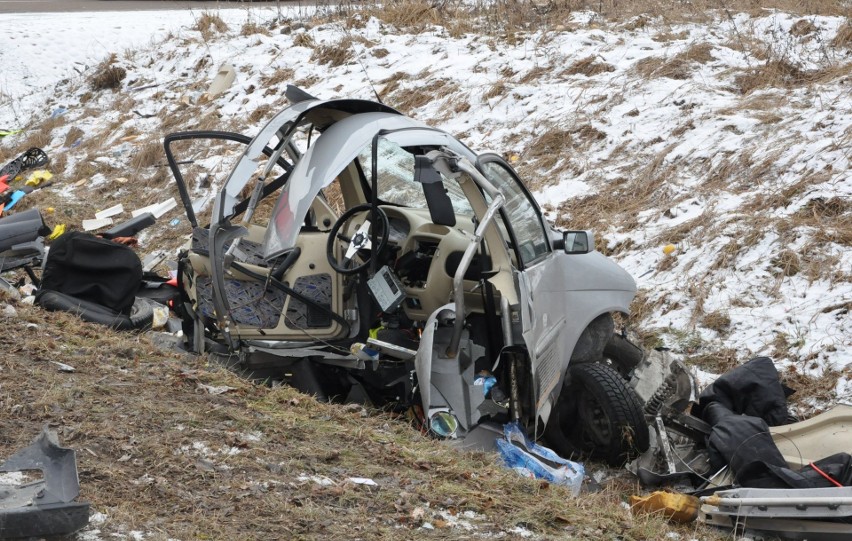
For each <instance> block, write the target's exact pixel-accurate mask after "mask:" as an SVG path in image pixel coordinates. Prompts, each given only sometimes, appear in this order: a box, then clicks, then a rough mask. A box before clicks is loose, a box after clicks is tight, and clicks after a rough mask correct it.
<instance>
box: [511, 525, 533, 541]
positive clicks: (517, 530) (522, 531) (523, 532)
mask: <svg viewBox="0 0 852 541" xmlns="http://www.w3.org/2000/svg"><path fill="white" fill-rule="evenodd" d="M509 533H511V534H515V535H519V536H521V537H522V538H524V539H529V538H530V537H532V536H534V535H535V534H534V533H533V532H531V531H530V530H528V529H526V528H524V527H523V526H515V527H514V528H512V529H510V530H509Z"/></svg>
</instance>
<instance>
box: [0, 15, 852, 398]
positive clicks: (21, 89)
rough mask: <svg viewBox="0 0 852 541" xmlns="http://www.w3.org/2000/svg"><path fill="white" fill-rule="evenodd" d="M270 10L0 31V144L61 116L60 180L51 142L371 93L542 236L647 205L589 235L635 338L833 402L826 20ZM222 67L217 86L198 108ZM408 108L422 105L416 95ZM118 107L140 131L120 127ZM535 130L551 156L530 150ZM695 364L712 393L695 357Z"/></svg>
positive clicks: (834, 299) (849, 183)
mask: <svg viewBox="0 0 852 541" xmlns="http://www.w3.org/2000/svg"><path fill="white" fill-rule="evenodd" d="M280 14H281V13H280V12H278V11H277V10H275V9H273V8H269V9H259V8H256V9H253V10H251V11H250V12H247V11H243V10H223V11H221V12H218V16H219V17H220V18H221V19H222V20H223V21H224V22H225V23H227V25H228V27H229V29H228V30H227V31H224V32H213V33H212V34H207V35H203V34H202V33H201V32H199V31H198V29H197V26H198V21H199V19H200V17H202V13H201V12H199V11H187V12H174V11H171V12H163V13H160V12H138V13H132V12H131V13H98V14H85V13H81V14H39V15H38V16H37V18H35V17H34V16H33V15H12V16H0V21H2V22H3V26H4V27H5V28H16V29H18V31H17V32H16V33H15V34H13V35H7V36H6V37H5V38H4V45H3V47H2V48H0V66H2V67H3V69H2V72H0V128H2V129H14V128H35V127H37V126H38V125H39V123H40V122H43V121H44V120H45V119H47V118H49V117H50V116H51V115H52V114H54V115H55V114H56V111H57V110H58V109H59V110H66V109H67V112H64V111H63V112H64V116H63V118H64V123H63V124H61V125H59V126H57V127H56V128H54V129H53V131H52V132H51V140H50V141H51V142H50V144H49V145H48V146H46V148H45V150H47V151H48V153H49V154H50V155H51V156H57V155H59V154H65V158H66V163H67V165H66V168H65V171H53V173H54V174H55V175H56V180H57V181H58V182H57V184H60V185H61V184H63V183H67V185H70V184H71V183H74V182H76V181H78V180H79V176H78V172H77V171H76V170H75V167H77V166H78V165H79V164H81V163H84V162H85V161H87V160H90V159H93V158H92V156H88V155H82V154H80V152H81V151H77V150H75V149H74V148H72V147H70V146H68V145H67V142H66V137H67V135H68V133H69V130H70V129H71V128H72V127H78V128H82V129H83V131H84V132H85V133H86V134H87V136H90V137H101V138H102V139H103V142H104V145H109V146H110V150H112V149H113V148H115V145H117V144H118V143H117V142H118V141H119V140H121V139H122V137H124V136H126V134H127V133H142V134H146V136H147V138H148V139H147V140H148V141H156V140H162V136H163V135H165V133H164V131H163V129H162V124H163V118H165V117H167V116H170V115H178V114H186V108H187V104H191V105H190V106H189V107H190V112H191V113H192V115H193V116H192V117H188V118H195V117H197V118H201V117H203V116H204V115H212V114H214V113H215V116H216V118H217V119H218V126H219V127H220V128H221V129H237V130H238V131H243V132H244V133H247V134H253V133H254V132H255V131H256V130H257V128H258V127H259V126H261V125H262V124H263V122H264V121H265V120H267V119H268V118H270V117H271V115H272V114H274V113H275V112H276V111H277V110H278V109H280V108H281V107H282V106H283V104H284V101H283V97H282V93H283V88H284V85H285V84H286V83H290V82H299V84H300V85H301V86H303V87H304V88H305V89H306V90H308V91H309V92H311V93H312V94H314V95H317V96H320V97H335V96H347V97H360V98H366V99H373V98H374V90H375V91H378V92H380V93H381V94H383V97H385V98H386V100H387V103H389V104H390V105H394V106H397V107H399V108H400V109H402V110H403V111H405V112H407V113H409V114H412V115H413V116H415V117H417V118H419V119H421V120H424V121H426V122H429V123H431V124H434V125H437V126H439V127H441V128H442V129H444V130H446V131H448V132H450V133H453V134H455V135H457V136H460V138H461V139H462V140H463V141H464V142H466V143H467V144H468V145H469V146H471V147H472V148H474V149H480V150H485V149H495V150H497V151H499V152H501V153H503V154H504V155H506V156H507V157H509V158H510V160H511V161H513V162H515V163H516V165H517V166H518V168H519V169H520V170H521V171H522V172H523V173H524V174H525V175H526V178H527V179H529V180H530V184H531V186H532V187H533V188H534V189H535V191H536V196H537V198H538V199H539V201H540V202H541V203H542V205H543V206H544V208H545V209H546V210H547V211H548V213H549V215H550V217H551V218H553V219H554V220H558V221H559V223H560V225H564V226H565V227H569V226H570V227H571V228H578V229H579V228H585V227H588V226H589V224H588V223H586V222H585V221H580V222H578V221H577V220H585V217H586V216H588V215H593V214H594V213H595V210H594V209H588V208H586V209H579V208H578V207H577V205H572V204H571V202H572V201H577V200H579V198H583V200H584V201H585V200H588V201H589V202H590V203H593V202H595V201H600V200H603V199H596V197H601V196H602V195H603V194H606V193H610V192H611V193H614V194H616V193H617V194H619V195H620V197H621V198H622V199H621V202H622V204H623V206H624V207H625V208H629V207H630V203H631V202H632V201H633V198H634V197H635V199H636V200H637V201H639V200H641V201H645V202H646V203H647V204H646V205H645V206H644V207H643V208H641V209H637V210H636V211H635V212H633V211H629V212H628V211H626V210H624V211H623V212H619V209H616V210H615V211H614V212H613V213H612V216H613V219H612V221H611V222H610V223H607V224H604V225H603V226H601V224H595V225H596V227H595V230H596V233H597V237H598V242H599V246H601V247H602V249H605V250H608V251H611V252H612V254H613V257H614V258H616V259H617V260H618V262H619V263H620V264H621V265H622V266H624V267H625V268H626V269H627V270H628V271H630V272H631V274H632V275H633V276H634V277H635V278H636V280H637V282H638V285H639V288H640V290H641V295H642V298H643V300H644V304H643V306H644V307H645V308H646V312H644V313H643V314H642V317H641V319H640V320H639V321H638V325H639V327H640V328H641V329H642V330H643V331H645V332H646V333H655V334H656V335H658V337H659V339H660V341H661V345H665V346H666V347H670V348H672V349H673V350H674V351H675V352H676V353H678V354H679V355H681V356H683V357H690V356H701V355H702V354H710V355H713V354H715V352H719V351H733V352H734V353H733V355H734V356H735V357H736V359H737V360H739V361H744V360H746V359H748V358H749V357H751V356H755V355H769V356H772V357H773V358H775V359H776V361H778V363H779V367H780V368H781V369H782V370H783V371H787V372H789V373H792V374H799V375H807V376H810V377H812V378H821V377H823V376H826V375H828V376H831V375H833V376H834V377H828V378H825V379H824V380H825V381H829V382H831V384H833V385H834V386H835V388H834V389H833V391H832V390H830V389H829V390H828V394H829V395H830V396H833V397H834V398H835V399H837V400H845V401H849V400H852V381H850V380H852V331H850V329H852V315H850V314H852V304H851V303H852V250H850V244H849V242H850V240H849V234H850V231H849V228H850V227H852V226H850V213H852V205H850V201H852V165H851V164H850V159H851V158H852V97H850V84H849V80H850V78H849V77H850V76H849V63H850V54H852V53H850V50H849V48H848V47H849V46H848V45H846V46H845V48H844V46H843V44H840V45H832V43H833V41H832V40H834V38H835V36H837V35H838V30H839V29H840V28H841V27H842V25H843V24H844V22H845V21H844V19H843V18H841V17H806V18H799V17H793V16H790V15H787V14H783V13H769V12H767V13H766V14H764V15H761V16H759V17H753V16H750V15H746V14H734V15H733V16H732V17H730V18H727V17H720V18H719V20H718V21H716V22H715V24H706V25H663V24H656V23H655V22H654V21H650V22H648V23H645V24H621V25H607V24H605V23H604V22H602V21H600V20H598V19H596V18H595V17H594V16H593V15H591V14H588V15H578V16H576V17H575V18H574V19H573V20H570V21H565V25H564V26H563V27H562V28H559V29H557V30H555V31H538V32H528V33H523V34H515V35H514V38H513V39H512V40H504V39H495V38H493V37H487V36H480V35H472V34H463V35H457V36H456V35H451V33H450V32H448V31H447V29H445V28H443V27H440V26H433V27H429V28H428V29H427V30H426V31H424V32H420V33H417V34H407V33H405V32H401V31H398V30H396V29H394V28H393V27H391V26H389V25H388V24H385V23H383V22H381V21H379V20H377V19H375V18H369V19H367V18H365V20H363V21H362V24H350V25H348V26H343V25H341V24H338V23H324V24H316V23H310V24H308V25H307V27H303V26H302V25H301V24H294V23H293V21H298V20H301V19H304V17H305V16H306V15H308V14H307V13H306V12H305V11H304V10H302V11H285V12H284V14H285V16H286V17H287V19H288V21H287V23H286V25H285V23H283V22H277V23H273V22H272V21H274V20H275V19H276V17H278V16H279V15H280ZM803 21H804V23H807V24H803ZM247 28H250V30H248V31H247V30H246V29H247ZM258 28H259V29H260V30H258ZM267 28H269V30H266V29H267ZM251 29H253V30H251ZM166 38H168V39H166ZM163 40H165V41H163ZM323 51H325V53H328V54H330V53H332V52H334V51H344V53H342V56H343V58H342V60H341V61H339V62H338V61H337V60H333V59H332V60H329V59H328V58H326V57H325V56H323V54H322V52H323ZM110 53H115V54H116V55H117V56H116V64H117V65H120V66H123V67H125V68H126V70H127V72H128V76H127V78H126V79H125V81H124V82H123V86H122V88H121V89H119V90H118V91H117V92H115V93H113V92H111V91H104V92H101V93H95V95H94V96H92V92H91V91H90V88H89V87H88V86H87V81H88V80H89V78H90V77H91V74H92V72H93V70H94V68H95V66H96V65H97V64H98V63H99V62H101V61H102V60H103V59H104V58H106V57H107V56H108V55H109V54H110ZM774 60H778V61H779V63H781V64H785V65H792V66H796V67H797V69H798V70H799V71H800V72H801V73H804V74H808V73H817V72H819V73H823V74H825V73H828V72H829V68H831V69H838V70H842V69H845V70H846V74H847V75H846V76H845V78H844V77H834V78H832V77H831V76H830V74H828V75H825V76H823V77H821V78H817V77H814V78H813V80H807V81H805V82H803V83H801V84H786V83H785V84H778V85H771V84H770V85H766V86H756V87H754V88H748V89H745V88H744V87H743V85H744V84H745V83H744V81H745V79H742V78H740V77H741V76H742V75H743V74H747V73H749V72H750V70H752V71H753V70H756V69H757V68H758V67H760V66H764V65H768V64H769V63H770V62H771V61H774ZM223 63H230V64H232V65H233V66H234V67H235V68H236V71H237V80H236V82H235V83H234V85H233V86H231V88H230V89H229V90H228V91H227V92H226V93H225V94H224V95H223V96H221V97H220V98H218V99H217V100H216V101H215V102H214V103H202V102H201V101H200V100H199V99H198V98H199V96H200V94H201V92H202V90H203V89H204V88H206V85H207V84H209V81H210V80H211V79H212V78H213V77H214V75H215V74H216V71H217V70H218V67H219V66H220V65H221V64H223ZM820 70H821V71H820ZM277 75H282V76H286V80H280V81H279V80H278V79H277V78H276V77H277ZM785 77H787V78H788V79H789V78H790V77H794V78H795V74H793V75H790V74H787V75H786V76H785ZM782 79H783V78H782ZM270 81H275V82H274V83H271V82H270ZM785 81H786V79H785ZM782 82H784V81H782ZM270 84H274V85H277V87H278V91H275V90H273V91H271V92H267V91H266V90H267V89H268V88H269V85H270ZM146 87H147V88H146ZM136 88H139V90H133V89H136ZM422 93H427V94H429V93H430V94H431V95H429V96H426V97H425V98H424V99H423V100H417V99H415V98H416V97H417V96H419V95H421V94H422ZM119 98H120V99H123V100H132V103H133V105H131V106H129V107H130V108H131V109H135V110H137V111H141V112H142V113H148V112H151V113H157V114H158V115H159V116H156V117H152V118H141V117H140V116H141V115H138V114H136V115H134V114H132V113H130V112H128V113H126V114H124V116H122V113H121V112H119V111H116V110H114V104H115V103H117V100H118V99H119ZM93 111H95V112H97V111H99V112H100V113H97V114H93ZM252 113H260V114H255V115H253V114H252ZM116 126H118V127H116ZM193 127H194V126H192V125H191V124H187V125H185V126H183V128H186V129H191V128H193ZM553 130H557V131H559V130H561V132H560V133H562V134H563V142H562V144H561V146H560V145H558V146H556V147H555V148H554V150H553V151H552V152H551V153H550V155H542V153H541V147H542V145H543V144H544V143H543V138H542V136H543V135H544V134H547V133H548V132H551V131H553ZM15 137H18V139H17V140H16V138H15ZM15 137H12V136H10V137H6V138H5V139H3V140H2V142H0V150H2V151H4V152H5V153H6V154H7V155H9V156H12V155H15V154H16V153H17V152H18V146H17V145H20V144H22V143H21V141H22V139H21V138H20V136H15ZM122 144H125V145H127V143H122ZM134 144H135V143H134ZM20 150H21V151H22V150H24V149H20ZM103 152H104V153H107V151H106V150H104V151H103ZM131 155H132V153H131ZM122 159H124V160H129V159H130V158H129V157H125V158H118V166H121V160H122ZM125 165H126V163H125ZM731 171H738V173H731ZM643 182H644V183H645V186H646V187H647V191H648V193H643V192H642V189H641V188H642V187H643V184H642V183H643ZM66 188H67V186H66ZM628 188H629V189H628ZM63 189H65V188H63ZM631 190H632V191H631ZM65 193H68V194H69V196H70V194H71V193H72V191H71V190H69V191H67V192H65ZM631 194H633V195H631ZM649 194H650V195H649ZM81 196H82V197H85V196H86V194H85V193H84V192H82V191H80V192H77V193H75V194H74V195H73V197H76V198H80V197H81ZM112 197H113V198H119V199H120V197H121V193H120V188H119V190H118V192H117V193H116V194H113V196H112ZM643 198H644V199H643ZM110 204H112V202H111V201H104V202H103V204H96V206H98V207H100V208H104V207H107V206H109V205H110ZM832 205H833V206H832ZM826 206H829V207H831V208H832V209H834V210H833V211H831V212H828V211H825V212H824V210H825V208H824V207H826ZM581 210H582V212H581ZM177 212H178V211H175V213H177ZM601 212H603V210H602V211H601ZM832 212H833V214H832ZM176 215H177V214H175V216H176ZM616 218H617V219H616ZM77 225H79V224H77ZM667 244H673V245H674V247H675V249H674V252H673V253H672V254H671V255H666V254H664V253H663V247H664V246H665V245H667ZM145 248H147V249H154V248H156V246H153V245H152V244H151V240H150V239H149V240H148V243H147V246H145V247H143V249H145ZM711 316H712V317H711ZM697 366H698V367H699V368H700V369H701V370H700V374H701V375H702V379H703V380H705V381H706V380H707V379H710V378H712V376H713V372H714V370H713V369H712V363H711V364H709V365H708V364H706V363H705V364H698V365H697ZM823 405H824V404H823Z"/></svg>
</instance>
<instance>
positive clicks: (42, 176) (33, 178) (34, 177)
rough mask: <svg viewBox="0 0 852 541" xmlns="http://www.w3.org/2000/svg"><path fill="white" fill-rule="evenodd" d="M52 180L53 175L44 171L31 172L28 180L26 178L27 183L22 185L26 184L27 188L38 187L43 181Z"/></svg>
mask: <svg viewBox="0 0 852 541" xmlns="http://www.w3.org/2000/svg"><path fill="white" fill-rule="evenodd" d="M52 178H53V173H51V172H50V171H46V170H44V169H39V170H38V171H33V172H32V173H30V176H29V178H27V181H26V182H25V183H24V184H26V185H27V186H38V185H39V184H41V183H42V182H44V181H45V180H50V179H52Z"/></svg>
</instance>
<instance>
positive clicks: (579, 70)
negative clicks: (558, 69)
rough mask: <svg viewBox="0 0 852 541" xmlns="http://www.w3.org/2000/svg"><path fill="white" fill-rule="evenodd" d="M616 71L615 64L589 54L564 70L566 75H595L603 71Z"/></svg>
mask: <svg viewBox="0 0 852 541" xmlns="http://www.w3.org/2000/svg"><path fill="white" fill-rule="evenodd" d="M612 71H615V66H613V65H612V64H608V63H606V62H603V61H601V60H598V58H597V57H595V56H587V57H585V58H581V59H580V60H577V61H575V62H574V63H573V64H571V65H570V66H569V67H568V68H567V69H566V70H565V71H564V72H563V74H565V75H585V76H586V77H593V76H595V75H599V74H601V73H607V72H612Z"/></svg>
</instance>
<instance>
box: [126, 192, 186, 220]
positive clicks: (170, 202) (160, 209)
mask: <svg viewBox="0 0 852 541" xmlns="http://www.w3.org/2000/svg"><path fill="white" fill-rule="evenodd" d="M176 206H177V201H175V198H174V197H171V198H169V199H166V200H165V201H163V202H161V203H154V204H153V205H148V206H147V207H142V208H141V209H136V210H134V211H133V212H131V213H130V215H131V216H132V217H134V218H136V217H137V216H141V215H142V214H145V213H146V212H150V213H151V214H153V215H154V218H161V217H162V216H163V215H164V214H165V213H167V212H168V211H170V210H172V209H173V208H175V207H176Z"/></svg>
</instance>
